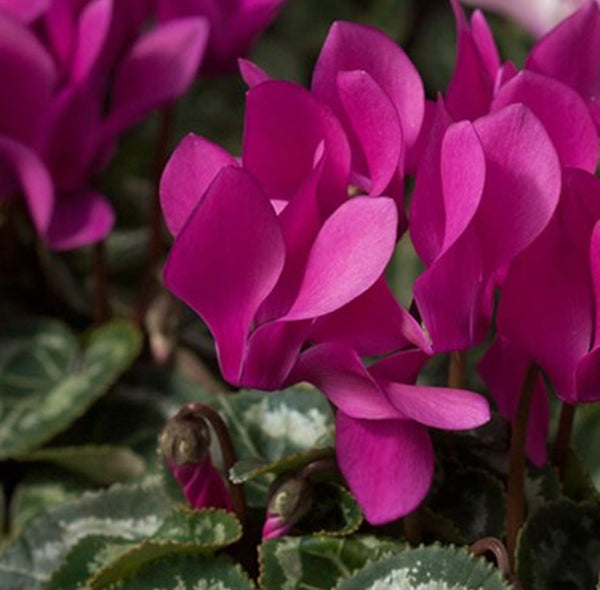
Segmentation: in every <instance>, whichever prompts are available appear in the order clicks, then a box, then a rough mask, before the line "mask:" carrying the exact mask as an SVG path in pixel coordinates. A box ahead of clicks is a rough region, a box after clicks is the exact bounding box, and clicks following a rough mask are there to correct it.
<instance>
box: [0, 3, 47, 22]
mask: <svg viewBox="0 0 600 590" xmlns="http://www.w3.org/2000/svg"><path fill="white" fill-rule="evenodd" d="M49 3H50V0H26V1H24V0H0V9H2V10H6V11H7V12H10V14H12V15H13V16H14V17H16V18H17V19H18V20H20V21H21V22H23V23H27V24H29V23H31V22H33V21H34V20H35V19H37V18H38V17H40V16H41V15H42V14H44V12H45V10H46V9H47V8H48V4H49Z"/></svg>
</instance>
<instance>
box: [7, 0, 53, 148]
mask: <svg viewBox="0 0 600 590" xmlns="http://www.w3.org/2000/svg"><path fill="white" fill-rule="evenodd" d="M0 80H2V93H0V134H6V135H8V136H9V137H11V138H13V139H16V140H17V141H21V142H23V143H25V144H28V145H31V144H32V143H34V142H35V140H36V139H37V137H38V135H39V134H40V130H41V129H43V125H44V123H45V121H46V117H47V113H48V109H49V106H50V104H51V100H52V93H53V91H54V85H55V83H56V72H55V67H54V63H53V62H52V57H51V56H50V54H49V53H48V52H47V51H46V49H45V48H44V47H43V46H42V44H41V43H40V42H39V41H38V40H37V38H36V37H35V36H34V34H33V33H32V32H31V31H30V30H29V29H28V28H27V27H26V26H24V25H22V24H21V23H19V22H17V21H16V20H14V19H12V18H11V17H10V15H8V14H5V13H3V12H2V11H1V10H0Z"/></svg>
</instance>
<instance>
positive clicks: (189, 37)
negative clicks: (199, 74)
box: [104, 18, 208, 142]
mask: <svg viewBox="0 0 600 590" xmlns="http://www.w3.org/2000/svg"><path fill="white" fill-rule="evenodd" d="M207 40H208V22H207V21H206V19H203V18H185V19H180V20H174V21H171V22H168V23H165V24H162V25H160V26H159V27H158V28H156V29H154V30H152V31H151V32H149V33H147V34H146V35H144V36H143V37H141V38H140V39H139V40H138V41H137V42H136V44H135V45H134V46H133V47H132V49H131V50H130V51H129V53H128V54H127V56H126V57H125V58H124V60H123V62H122V63H121V66H120V67H119V70H118V71H117V73H116V76H115V83H114V93H113V98H112V105H111V111H110V114H109V116H108V119H107V121H106V128H105V130H104V136H105V140H104V141H105V142H108V141H110V140H111V139H113V138H114V137H116V136H117V135H119V134H120V133H121V132H123V131H124V130H125V129H127V128H129V127H131V126H132V125H134V124H136V123H137V122H139V121H140V120H141V119H143V118H144V117H145V116H146V115H147V114H148V113H150V111H152V110H153V109H155V108H158V107H160V106H163V105H165V104H167V103H169V102H171V101H173V100H175V99H176V98H177V97H179V96H180V95H181V94H183V92H184V91H185V90H186V88H187V87H188V86H189V85H190V84H191V83H192V82H193V80H194V78H195V75H196V71H197V69H198V65H199V63H200V60H201V59H202V55H203V54H204V50H205V47H206V42H207Z"/></svg>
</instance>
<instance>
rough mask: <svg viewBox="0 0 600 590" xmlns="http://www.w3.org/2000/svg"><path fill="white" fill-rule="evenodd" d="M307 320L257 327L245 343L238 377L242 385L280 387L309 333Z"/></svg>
mask: <svg viewBox="0 0 600 590" xmlns="http://www.w3.org/2000/svg"><path fill="white" fill-rule="evenodd" d="M310 324H311V321H310V320H304V321H302V322H278V321H275V322H271V323H269V324H264V325H263V326H260V327H259V328H257V329H256V330H255V331H254V332H253V333H252V335H251V336H250V338H249V339H248V344H247V345H246V356H245V357H244V367H243V372H242V377H241V379H240V382H241V383H243V384H244V387H250V388H253V389H262V390H264V391H274V390H276V389H282V388H283V387H284V383H285V382H286V379H287V377H288V376H289V374H290V371H291V370H292V368H293V366H294V364H295V363H296V360H297V359H298V356H299V355H300V350H301V348H302V346H303V345H304V343H305V342H306V339H307V336H308V334H309V333H310Z"/></svg>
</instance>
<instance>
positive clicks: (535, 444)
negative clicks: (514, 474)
mask: <svg viewBox="0 0 600 590" xmlns="http://www.w3.org/2000/svg"><path fill="white" fill-rule="evenodd" d="M531 362H532V359H531V357H530V356H529V355H528V354H527V353H526V352H525V351H524V350H522V349H520V348H519V347H517V346H515V345H514V344H512V343H511V342H509V341H508V340H507V339H506V338H503V337H502V336H497V337H496V338H495V340H494V342H493V343H492V345H491V346H490V347H489V348H488V350H487V352H486V354H485V356H484V357H483V358H482V360H481V361H480V363H479V365H478V367H477V370H478V372H479V374H480V375H481V377H482V378H483V380H484V382H485V384H486V385H487V387H488V389H489V390H490V392H491V394H492V395H493V396H494V400H495V401H496V404H497V405H498V411H499V412H500V414H501V415H502V416H503V417H504V418H506V419H507V420H509V421H510V422H514V420H515V417H516V415H517V407H518V405H519V398H520V396H521V392H522V390H523V384H524V382H525V377H526V375H527V371H528V368H529V365H530V364H531ZM549 424H550V407H549V405H548V392H547V391H546V386H545V385H544V380H543V379H542V378H541V376H538V378H537V380H536V384H535V389H534V391H533V398H532V400H531V409H530V411H529V421H528V423H527V439H526V442H525V450H526V452H527V456H528V457H529V459H530V460H531V461H532V462H533V463H534V464H535V465H537V466H538V467H540V466H542V465H543V464H544V463H546V461H547V460H548V451H547V448H546V444H547V442H548V432H549Z"/></svg>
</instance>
